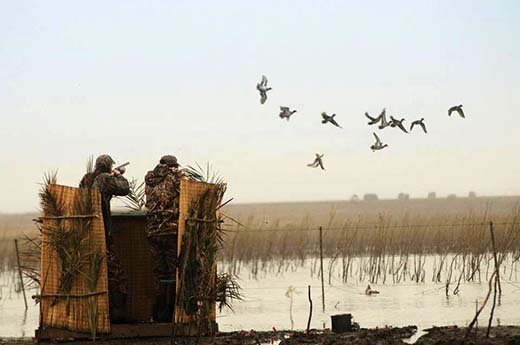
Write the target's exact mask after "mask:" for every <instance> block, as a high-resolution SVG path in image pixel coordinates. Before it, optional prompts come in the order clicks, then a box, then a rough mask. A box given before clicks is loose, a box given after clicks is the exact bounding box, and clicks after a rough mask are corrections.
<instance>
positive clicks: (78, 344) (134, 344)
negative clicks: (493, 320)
mask: <svg viewBox="0 0 520 345" xmlns="http://www.w3.org/2000/svg"><path fill="white" fill-rule="evenodd" d="M425 331H426V332H427V333H426V334H424V335H422V336H421V337H420V338H419V339H418V340H417V341H416V342H415V344H417V345H448V344H449V345H452V344H453V345H457V344H461V345H462V344H464V345H520V327H519V326H499V327H493V328H492V329H491V333H490V337H489V338H486V329H484V328H479V329H477V330H476V331H475V330H473V331H472V333H471V334H470V335H469V336H468V337H467V338H466V339H464V336H465V333H466V329H465V328H458V327H433V328H431V329H428V330H425ZM416 332H417V327H415V326H407V327H396V328H393V327H390V328H379V329H361V330H359V331H357V332H350V333H342V334H335V333H332V332H331V331H329V330H325V331H322V330H312V331H311V332H309V334H307V333H305V332H301V331H272V332H256V331H240V332H227V333H219V334H217V335H216V336H215V337H211V338H206V337H202V338H178V339H176V341H175V343H176V344H178V345H187V344H200V345H259V344H280V345H304V344H305V345H404V344H408V343H409V340H408V339H409V338H410V337H412V336H413V335H414V334H415V333H416ZM35 343H36V342H35V341H34V340H32V339H30V338H0V345H7V344H16V345H30V344H35ZM54 343H59V344H62V345H87V344H88V345H90V344H92V342H91V341H75V342H71V341H67V340H66V339H60V341H55V342H54ZM42 344H49V343H42ZM96 344H99V345H138V344H144V345H169V344H170V338H147V339H143V338H141V339H117V340H106V341H105V340H101V339H98V340H96Z"/></svg>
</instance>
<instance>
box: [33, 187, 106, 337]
mask: <svg viewBox="0 0 520 345" xmlns="http://www.w3.org/2000/svg"><path fill="white" fill-rule="evenodd" d="M49 188H50V191H51V193H52V194H53V195H55V196H56V198H57V199H58V200H62V201H63V204H64V207H65V213H66V214H67V215H72V214H73V210H72V207H73V205H74V202H75V200H76V199H77V198H79V197H81V195H82V194H81V193H88V191H87V190H83V189H79V188H73V187H67V186H60V185H51V186H49ZM90 193H92V198H91V199H92V210H93V214H94V215H96V216H97V217H93V218H91V224H90V231H91V234H90V235H91V236H90V241H89V242H88V244H86V245H88V246H89V251H91V252H97V253H100V254H101V255H102V257H103V259H102V260H101V265H100V268H99V275H98V280H97V286H96V289H95V291H90V290H89V289H88V280H87V278H86V276H83V275H81V274H80V275H78V276H77V277H76V278H75V279H74V282H73V285H72V289H71V290H70V294H71V295H85V294H89V293H92V292H100V293H99V294H97V295H94V296H89V297H70V298H68V299H67V298H59V299H56V300H55V298H53V297H42V301H41V303H42V305H41V312H42V315H41V323H42V324H41V325H40V327H46V326H49V327H57V328H64V329H68V330H71V331H76V332H90V331H91V328H90V317H91V316H92V315H95V314H92V313H91V311H92V310H95V309H97V312H96V313H97V317H95V318H96V319H97V320H96V321H97V322H96V325H97V326H96V332H97V333H109V332H110V318H109V308H108V276H107V263H106V255H105V254H106V244H105V229H104V225H103V214H102V211H101V195H100V194H99V192H98V191H91V192H90ZM44 216H45V217H47V216H53V215H49V214H46V210H44ZM45 217H44V219H43V235H42V239H43V240H42V251H41V277H40V279H41V280H40V281H41V284H42V296H45V295H47V294H59V293H60V292H59V291H58V289H59V285H60V272H61V263H60V259H59V258H58V254H57V252H56V251H55V250H54V248H53V247H52V246H51V245H50V244H49V234H48V233H47V230H46V229H56V228H57V225H58V222H63V224H64V229H65V231H71V227H72V221H71V220H66V219H65V220H58V219H52V218H45ZM88 271H89V267H88V264H87V265H85V268H84V269H83V270H82V272H88ZM53 304H54V305H53ZM92 306H95V307H96V308H92Z"/></svg>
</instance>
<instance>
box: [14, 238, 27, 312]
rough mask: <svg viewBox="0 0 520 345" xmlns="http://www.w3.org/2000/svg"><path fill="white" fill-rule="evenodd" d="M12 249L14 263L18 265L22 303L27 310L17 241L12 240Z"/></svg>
mask: <svg viewBox="0 0 520 345" xmlns="http://www.w3.org/2000/svg"><path fill="white" fill-rule="evenodd" d="M14 247H15V248H16V261H17V263H18V275H19V276H20V286H21V287H22V292H23V301H24V303H25V309H27V297H26V296H25V286H24V284H23V276H22V268H21V265H20V252H19V250H18V240H17V239H15V240H14Z"/></svg>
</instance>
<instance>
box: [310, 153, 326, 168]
mask: <svg viewBox="0 0 520 345" xmlns="http://www.w3.org/2000/svg"><path fill="white" fill-rule="evenodd" d="M323 156H324V154H321V155H320V154H319V153H316V158H314V162H312V163H310V164H307V166H308V167H311V168H317V167H318V166H319V167H320V168H321V170H325V168H324V167H323V161H322V158H323Z"/></svg>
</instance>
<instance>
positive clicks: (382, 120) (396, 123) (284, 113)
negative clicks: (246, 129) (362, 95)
mask: <svg viewBox="0 0 520 345" xmlns="http://www.w3.org/2000/svg"><path fill="white" fill-rule="evenodd" d="M256 89H257V90H258V92H259V93H260V103H261V104H264V103H265V101H267V92H268V91H270V90H271V89H272V88H271V87H268V86H267V77H266V76H265V75H263V76H262V80H261V81H260V83H258V84H256ZM453 112H456V113H458V114H459V115H460V117H462V118H465V115H464V111H463V110H462V104H460V105H455V106H453V107H451V108H450V109H448V116H451V114H452V113H453ZM295 113H296V110H291V109H290V108H289V107H284V106H281V107H280V115H279V116H280V118H281V119H286V120H287V121H289V120H290V118H291V116H292V115H294V114H295ZM335 117H336V114H332V115H327V113H325V112H322V113H321V118H322V120H321V123H322V124H327V123H330V124H331V125H333V126H336V127H338V128H343V127H341V126H340V125H339V124H338V122H337V121H336V119H335ZM365 117H366V118H367V119H368V120H369V121H368V125H369V126H373V125H377V124H379V126H377V128H378V129H380V130H382V129H385V128H387V127H390V128H399V129H400V130H401V131H403V132H404V133H409V132H411V131H412V130H413V128H414V126H419V127H421V128H422V130H423V132H424V133H428V131H427V130H426V125H425V124H424V118H421V119H420V120H415V121H413V122H412V123H411V125H410V129H409V130H407V129H406V127H405V126H404V121H405V119H404V118H401V119H397V118H395V117H393V116H390V120H388V119H387V117H386V109H385V108H383V110H382V111H381V113H380V114H379V116H377V117H373V116H370V114H368V113H367V112H365ZM373 134H374V138H375V143H374V144H372V145H371V146H370V149H371V150H372V152H375V151H379V150H382V149H384V148H385V147H388V145H387V144H383V142H382V141H381V139H380V138H379V136H378V135H377V134H376V133H375V132H373ZM323 156H324V155H323V154H319V153H316V157H315V158H314V161H313V162H312V163H310V164H307V166H308V167H311V168H317V167H320V168H321V169H322V170H325V167H324V166H323Z"/></svg>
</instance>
